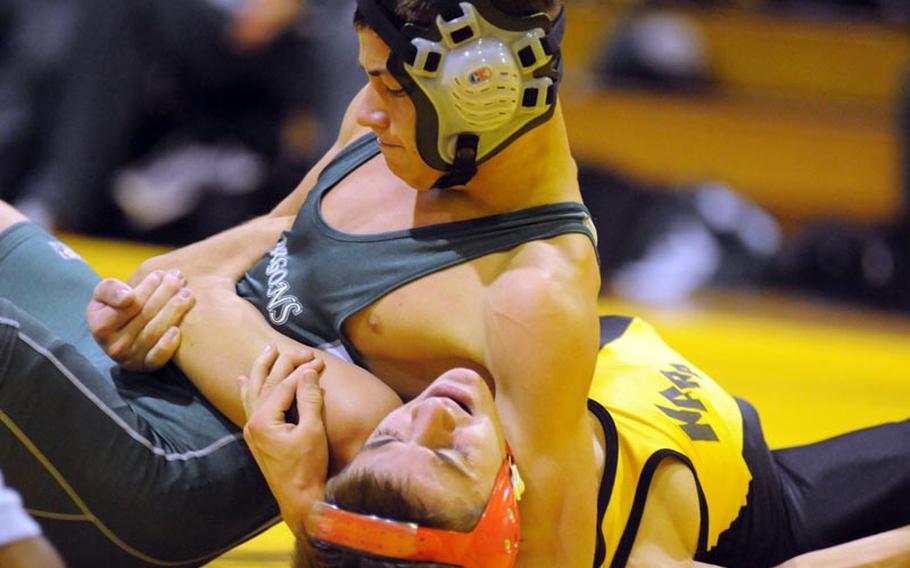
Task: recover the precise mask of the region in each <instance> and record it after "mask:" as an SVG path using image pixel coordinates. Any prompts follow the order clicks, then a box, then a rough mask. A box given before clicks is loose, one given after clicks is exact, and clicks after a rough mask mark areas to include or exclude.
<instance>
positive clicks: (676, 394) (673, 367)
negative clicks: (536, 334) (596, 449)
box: [588, 317, 752, 566]
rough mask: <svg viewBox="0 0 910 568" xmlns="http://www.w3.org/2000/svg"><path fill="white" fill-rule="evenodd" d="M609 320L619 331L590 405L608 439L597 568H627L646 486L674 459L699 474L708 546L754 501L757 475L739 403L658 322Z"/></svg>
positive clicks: (601, 360)
mask: <svg viewBox="0 0 910 568" xmlns="http://www.w3.org/2000/svg"><path fill="white" fill-rule="evenodd" d="M607 320H613V321H612V322H609V323H610V326H611V327H612V330H613V335H614V337H613V338H608V339H610V340H609V341H608V342H607V343H606V344H605V345H604V347H603V348H602V349H601V351H600V354H599V356H598V359H597V370H596V372H595V376H594V381H593V383H592V385H591V391H590V401H589V405H588V406H589V408H590V409H591V412H593V413H594V414H595V416H597V418H598V419H599V420H600V422H601V424H602V425H603V427H604V434H605V438H606V460H605V466H604V477H603V480H602V482H601V489H600V491H601V495H600V498H599V502H598V512H599V515H602V521H601V522H600V528H601V533H600V534H599V535H598V547H597V556H596V557H595V563H594V566H622V565H624V564H625V562H626V560H627V558H628V556H629V552H630V550H631V548H632V544H633V542H634V540H635V533H636V532H637V530H638V525H639V521H640V520H641V513H642V510H643V509H644V503H645V499H646V497H647V492H648V485H649V484H650V481H651V478H652V476H653V474H654V471H655V470H656V469H657V466H658V465H659V463H660V462H661V461H662V460H664V459H667V458H676V459H679V460H680V461H682V462H684V463H686V464H687V465H688V466H689V467H690V469H691V470H692V471H693V473H694V474H695V478H696V483H697V485H698V488H699V501H700V504H701V512H702V514H701V519H700V523H701V525H700V526H701V530H700V533H699V534H700V536H699V545H698V551H699V552H703V551H705V550H710V549H711V548H712V547H713V546H715V545H716V544H717V539H718V536H719V535H720V533H722V532H723V531H724V530H725V529H727V528H728V527H729V526H730V524H731V523H732V522H733V521H734V520H735V519H736V517H737V516H738V515H739V511H740V509H741V508H742V507H743V506H744V505H745V504H746V496H747V494H748V490H749V481H750V480H751V479H752V476H751V474H750V472H749V468H748V467H747V465H746V462H745V460H744V459H743V454H742V450H743V425H742V416H741V414H740V410H739V406H738V405H737V403H736V400H735V399H734V398H733V397H732V396H730V395H729V394H727V392H725V391H724V390H723V389H722V388H721V387H720V386H718V385H717V383H715V382H714V381H713V380H712V379H711V378H710V377H708V376H707V375H705V374H704V373H702V372H701V371H700V370H698V369H697V368H696V367H695V366H694V365H692V364H691V363H689V362H688V361H686V359H684V358H683V357H682V356H680V355H679V354H678V353H676V352H675V351H673V350H672V349H670V348H669V347H668V346H667V345H666V344H665V343H664V342H663V341H662V340H661V339H660V337H659V336H658V335H657V333H656V332H655V331H654V329H653V328H652V327H651V326H650V325H648V324H646V323H644V322H643V321H641V320H638V319H631V320H630V319H628V318H619V317H614V318H607ZM602 341H603V339H602ZM607 499H608V500H607ZM693 522H698V521H696V520H695V519H693Z"/></svg>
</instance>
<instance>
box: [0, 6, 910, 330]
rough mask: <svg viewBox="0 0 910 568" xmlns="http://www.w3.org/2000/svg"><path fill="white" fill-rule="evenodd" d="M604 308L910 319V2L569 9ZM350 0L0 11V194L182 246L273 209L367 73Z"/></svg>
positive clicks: (573, 119) (576, 131) (59, 221)
mask: <svg viewBox="0 0 910 568" xmlns="http://www.w3.org/2000/svg"><path fill="white" fill-rule="evenodd" d="M567 8H568V10H569V14H568V16H569V31H568V34H567V37H566V40H565V44H564V51H565V58H566V62H567V68H566V69H567V76H566V81H565V85H564V88H563V89H562V91H561V93H562V102H563V105H564V110H565V116H566V119H567V122H568V124H569V131H570V136H571V142H572V146H573V151H574V153H575V155H576V157H577V159H578V162H579V166H580V177H581V184H582V189H583V192H584V195H585V199H586V201H587V203H588V205H589V207H590V208H591V209H592V212H593V214H594V217H595V221H596V223H597V225H598V229H599V234H600V245H599V248H600V253H601V258H602V261H603V262H602V270H603V277H604V284H605V285H604V291H605V293H607V294H614V295H617V296H620V297H624V298H628V299H631V300H635V301H643V302H653V303H660V304H667V303H673V302H678V301H681V300H684V299H686V298H687V297H689V296H690V295H692V294H694V293H697V292H699V291H700V290H703V289H706V288H709V289H717V288H718V287H720V288H728V289H744V288H745V289H757V290H784V291H787V292H790V293H794V294H802V295H807V296H811V297H820V298H828V299H832V300H835V301H838V302H847V303H855V304H862V305H866V306H873V307H875V308H879V309H884V310H893V311H899V312H906V311H910V214H908V207H910V205H908V201H910V197H908V196H910V170H908V168H910V166H908V164H910V150H908V146H910V124H908V123H910V2H907V1H906V0H765V1H761V0H740V1H733V0H728V1H721V0H715V1H709V0H703V1H696V0H691V1H676V2H670V1H661V2H658V1H653V2H646V1H638V2H634V1H625V2H619V1H616V2H607V1H595V0H568V1H567ZM352 10H353V2H351V1H350V0H181V1H180V2H166V1H163V0H0V197H2V198H3V199H5V200H7V201H10V202H12V203H15V204H16V205H17V206H19V207H20V208H21V209H22V210H23V211H25V212H26V213H28V214H29V215H30V216H31V217H32V218H33V219H35V220H36V221H38V222H40V223H42V224H44V225H45V226H47V227H49V228H51V229H53V230H58V231H68V232H76V233H81V234H86V235H99V236H106V237H116V238H123V239H129V240H138V241H146V242H156V243H164V244H168V245H180V244H185V243H188V242H191V241H194V240H197V239H200V238H203V237H205V236H207V235H209V234H212V233H214V232H217V231H219V230H222V229H225V228H227V227H230V226H232V225H235V224H237V223H239V222H242V221H244V220H246V219H249V218H250V217H252V216H254V215H257V214H261V213H264V212H266V211H268V210H269V209H270V208H271V207H272V206H273V205H274V204H275V203H277V202H278V201H279V200H280V199H281V197H282V196H284V195H286V194H287V193H288V192H289V191H291V190H292V189H293V187H294V186H295V185H296V184H297V183H298V181H299V180H300V179H301V178H302V177H303V175H304V174H305V172H306V171H307V170H308V168H309V167H310V166H311V165H312V164H313V163H314V162H315V161H316V160H317V159H318V157H319V156H320V155H321V153H322V152H323V151H324V150H325V149H326V148H327V146H328V145H329V144H330V143H331V141H332V140H333V139H334V137H335V134H336V129H337V125H338V123H339V122H340V119H341V115H342V113H343V111H344V109H345V107H346V105H347V102H348V101H349V100H350V98H351V96H352V95H353V93H354V92H356V90H357V89H358V88H359V86H360V85H361V84H362V82H363V78H362V73H361V72H360V71H359V69H358V68H357V65H356V51H357V49H356V38H355V35H354V33H353V31H352V29H351V24H350V14H351V12H352Z"/></svg>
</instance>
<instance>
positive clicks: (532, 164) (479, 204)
mask: <svg viewBox="0 0 910 568" xmlns="http://www.w3.org/2000/svg"><path fill="white" fill-rule="evenodd" d="M456 191H459V192H463V194H464V196H465V197H466V198H468V199H469V200H470V201H471V202H472V203H473V204H474V206H475V207H476V208H478V209H479V210H485V211H488V212H490V213H496V212H500V211H515V210H519V209H525V208H528V207H534V206H537V205H544V204H547V203H559V202H563V201H581V197H580V194H579V191H578V170H577V167H576V165H575V161H574V160H573V159H572V155H571V152H570V150H569V140H568V136H567V134H566V128H565V123H564V122H563V119H562V112H561V110H560V109H559V108H558V107H557V111H556V113H555V115H554V116H553V118H551V119H550V120H548V121H547V122H545V123H544V124H542V125H540V126H538V127H537V128H535V129H533V130H531V131H529V132H527V133H525V134H524V135H522V136H520V137H519V138H518V139H517V140H515V141H514V142H512V144H510V145H509V146H508V147H507V148H505V149H504V150H502V151H501V152H499V153H498V154H497V155H495V156H493V157H492V158H490V159H489V160H487V161H486V162H484V163H483V164H481V165H480V167H479V168H478V171H477V174H476V175H475V176H474V178H473V179H472V180H471V181H470V182H468V184H467V185H466V186H465V187H462V188H457V189H456Z"/></svg>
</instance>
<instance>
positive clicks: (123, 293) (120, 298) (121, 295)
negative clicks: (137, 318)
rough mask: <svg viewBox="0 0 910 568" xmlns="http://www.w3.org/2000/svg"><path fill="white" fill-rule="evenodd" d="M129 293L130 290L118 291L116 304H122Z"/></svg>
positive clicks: (115, 294)
mask: <svg viewBox="0 0 910 568" xmlns="http://www.w3.org/2000/svg"><path fill="white" fill-rule="evenodd" d="M129 293H130V292H129V290H125V289H123V288H121V289H119V290H117V291H116V292H115V293H114V302H116V303H118V304H119V303H120V302H122V301H123V300H125V299H126V297H127V295H128V294H129Z"/></svg>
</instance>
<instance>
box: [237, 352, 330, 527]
mask: <svg viewBox="0 0 910 568" xmlns="http://www.w3.org/2000/svg"><path fill="white" fill-rule="evenodd" d="M324 368H325V365H324V363H323V362H322V360H320V359H318V358H317V357H315V356H314V354H313V353H312V351H309V350H297V351H294V352H291V353H289V354H279V353H278V350H277V349H276V348H275V347H274V346H271V345H269V346H267V347H266V349H265V351H264V352H263V353H262V354H261V355H260V356H259V357H258V358H257V359H256V362H255V363H254V364H253V368H252V371H251V373H250V376H249V377H246V376H242V377H239V379H238V381H239V384H240V398H241V400H242V401H243V410H244V413H245V414H246V418H247V422H246V425H245V426H244V428H243V437H244V439H245V440H246V442H247V445H249V447H250V451H251V452H252V453H253V457H254V458H255V459H256V463H257V465H259V469H260V470H262V473H263V475H264V476H265V479H266V481H267V482H268V484H269V488H270V489H271V490H272V493H273V494H274V495H275V498H276V499H277V500H278V504H279V507H280V508H281V514H282V516H283V517H284V520H285V522H286V523H287V524H288V526H289V527H290V528H291V530H292V531H294V533H295V534H298V536H299V535H301V534H303V530H304V529H303V522H304V521H305V519H306V515H308V514H309V512H310V508H311V507H312V504H313V503H314V502H315V501H317V500H319V499H322V497H323V493H324V491H325V482H326V476H327V475H328V467H329V449H328V441H327V439H326V432H325V423H324V422H323V416H322V402H323V398H322V389H321V388H320V386H319V376H320V374H321V373H322V371H323V369H324ZM295 402H296V406H297V408H296V417H295V418H296V423H294V421H293V420H292V419H290V418H289V417H290V416H292V415H293V414H294V413H293V412H292V407H293V405H294V403H295Z"/></svg>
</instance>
